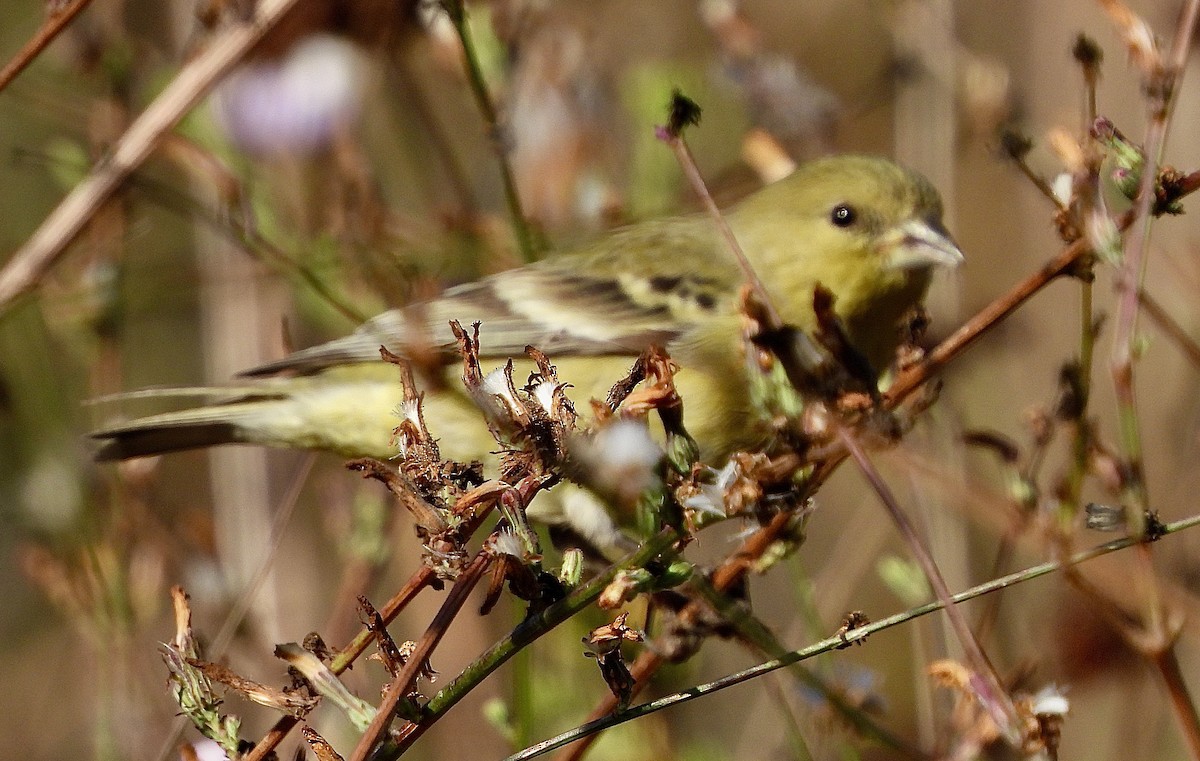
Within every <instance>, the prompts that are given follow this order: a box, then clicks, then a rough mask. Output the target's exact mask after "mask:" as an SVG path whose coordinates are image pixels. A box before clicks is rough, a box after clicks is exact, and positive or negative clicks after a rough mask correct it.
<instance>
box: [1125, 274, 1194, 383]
mask: <svg viewBox="0 0 1200 761" xmlns="http://www.w3.org/2000/svg"><path fill="white" fill-rule="evenodd" d="M1138 301H1140V302H1141V305H1142V309H1143V310H1144V311H1145V312H1146V316H1147V317H1149V318H1150V319H1151V320H1152V321H1153V322H1154V324H1156V325H1158V328H1159V330H1161V331H1162V332H1163V333H1166V335H1167V338H1170V339H1171V340H1172V341H1174V342H1175V345H1176V346H1178V347H1179V350H1180V351H1181V352H1183V355H1184V356H1185V357H1187V359H1188V361H1189V362H1191V363H1192V366H1193V367H1195V368H1196V369H1197V370H1200V344H1197V343H1196V342H1195V341H1194V340H1193V339H1192V337H1191V336H1189V335H1188V332H1187V331H1186V330H1184V329H1183V326H1182V325H1180V324H1179V323H1178V322H1176V320H1175V318H1174V317H1172V316H1171V315H1170V313H1169V312H1167V310H1166V309H1164V308H1163V306H1162V304H1159V303H1158V300H1157V299H1155V298H1154V297H1153V296H1151V295H1150V294H1149V293H1148V292H1147V291H1146V290H1145V289H1144V288H1143V289H1139V290H1138Z"/></svg>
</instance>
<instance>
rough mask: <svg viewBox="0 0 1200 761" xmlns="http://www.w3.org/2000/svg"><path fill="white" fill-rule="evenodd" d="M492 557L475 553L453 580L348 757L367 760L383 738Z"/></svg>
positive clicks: (486, 553)
mask: <svg viewBox="0 0 1200 761" xmlns="http://www.w3.org/2000/svg"><path fill="white" fill-rule="evenodd" d="M493 559H494V558H493V556H492V553H491V551H489V550H486V549H485V550H481V551H480V552H479V553H477V554H476V555H475V559H474V560H473V561H472V562H471V565H469V566H467V569H466V570H465V571H464V572H463V573H462V574H461V575H460V576H459V577H458V579H457V581H455V582H454V588H453V589H452V590H450V594H449V595H447V596H446V601H445V602H444V603H442V607H441V608H439V609H438V612H437V615H435V616H434V617H433V621H431V622H430V624H429V627H428V628H426V629H425V633H424V634H423V635H422V636H421V639H420V640H419V641H418V642H417V646H416V648H414V650H413V652H412V653H411V654H410V655H409V656H408V661H406V662H405V664H404V668H402V669H401V670H400V673H399V674H397V675H396V678H395V679H393V680H392V683H391V684H390V685H388V688H387V692H386V693H385V695H384V698H383V702H382V703H380V704H379V710H378V711H377V712H376V713H375V718H374V719H372V720H371V725H370V726H369V727H367V731H366V732H364V733H363V736H362V737H361V738H360V739H359V741H358V745H356V746H355V748H354V753H353V754H352V755H351V756H350V761H366V759H367V758H368V756H370V754H371V752H372V750H373V749H374V748H375V746H376V745H377V744H378V743H379V741H380V740H382V739H383V737H384V734H385V733H386V732H387V730H388V727H389V726H391V723H392V718H393V717H394V714H395V712H396V707H397V706H398V705H399V704H400V701H401V700H402V699H406V697H407V696H408V694H409V693H410V692H412V689H413V685H414V684H415V683H416V681H417V677H418V676H419V675H420V674H421V670H422V669H423V668H424V667H425V663H426V661H428V659H429V656H430V654H431V653H433V649H434V648H435V647H437V645H438V643H439V642H441V641H442V638H443V637H444V636H446V632H447V631H448V630H449V628H450V624H451V623H452V622H453V621H454V619H455V617H457V616H458V612H459V611H460V610H462V606H463V605H465V604H466V602H467V597H468V595H470V594H471V590H473V589H474V588H475V585H476V584H477V583H479V580H480V579H482V578H483V574H484V571H486V570H487V568H488V566H489V565H491V563H492V560H493Z"/></svg>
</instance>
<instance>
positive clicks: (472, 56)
mask: <svg viewBox="0 0 1200 761" xmlns="http://www.w3.org/2000/svg"><path fill="white" fill-rule="evenodd" d="M442 7H443V8H444V9H445V10H446V15H447V16H449V17H450V22H451V23H452V24H453V25H454V31H455V32H456V33H457V34H458V39H459V41H460V42H461V43H462V49H463V60H464V62H465V63H466V69H467V81H468V82H469V83H470V85H471V94H472V95H473V96H474V97H475V103H476V105H477V106H478V107H479V112H480V113H481V114H482V115H483V120H484V121H485V122H487V129H488V137H489V138H490V140H491V143H492V147H493V148H494V149H495V151H496V161H497V162H498V163H499V165H500V180H501V182H502V183H503V185H504V198H505V201H506V202H507V203H508V214H509V216H510V217H511V218H512V226H513V234H514V235H515V236H516V238H517V248H518V250H519V251H520V253H521V259H522V260H524V261H526V262H532V261H534V260H536V259H537V246H536V245H535V244H534V240H533V232H532V231H531V230H530V228H529V218H528V217H526V216H525V210H524V208H523V207H522V206H521V197H520V195H519V194H518V193H517V181H516V180H515V179H514V178H513V172H512V166H511V165H510V164H509V162H508V150H507V149H506V147H505V140H504V138H503V136H502V134H503V133H502V130H501V127H500V120H499V118H498V116H497V114H496V106H495V105H494V104H493V103H492V96H491V94H490V93H489V92H488V86H487V82H486V81H484V78H483V69H481V68H480V66H479V56H478V55H476V53H475V44H474V43H473V42H472V41H471V30H470V28H469V27H468V25H467V11H466V8H465V4H464V2H463V0H442Z"/></svg>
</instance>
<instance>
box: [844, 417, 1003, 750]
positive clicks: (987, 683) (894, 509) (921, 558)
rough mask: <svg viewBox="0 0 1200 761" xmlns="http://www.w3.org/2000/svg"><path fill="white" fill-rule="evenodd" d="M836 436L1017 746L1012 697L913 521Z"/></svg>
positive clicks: (849, 443) (849, 438) (859, 452)
mask: <svg viewBox="0 0 1200 761" xmlns="http://www.w3.org/2000/svg"><path fill="white" fill-rule="evenodd" d="M838 437H839V438H840V439H841V440H842V443H843V444H844V445H845V446H846V451H847V452H849V453H850V457H851V458H852V459H853V460H854V462H855V464H857V465H858V468H859V470H861V471H862V473H863V476H864V477H865V478H866V479H867V482H868V483H869V484H870V485H871V488H872V489H874V490H875V493H876V494H877V495H878V496H879V500H880V501H881V502H882V503H883V504H884V507H886V508H887V511H888V514H889V515H890V516H891V518H892V521H893V522H895V524H896V528H897V529H899V531H900V534H901V536H902V537H903V538H904V541H905V543H906V544H907V545H908V547H909V550H910V551H911V552H912V553H913V557H914V558H915V559H916V561H917V564H918V565H920V566H921V570H922V571H923V572H924V573H925V578H926V579H928V580H929V584H930V586H931V587H933V592H934V594H935V595H937V599H938V602H939V603H940V604H941V605H942V606H943V607H944V608H945V610H946V616H947V617H948V618H949V619H950V625H951V626H952V627H953V628H954V632H955V634H957V635H958V640H959V644H960V645H962V648H963V652H964V653H965V654H966V658H967V663H968V664H969V665H970V667H971V670H972V671H973V672H974V674H973V678H972V680H971V682H972V685H971V686H972V688H973V689H974V690H975V691H976V692H977V693H978V695H979V698H980V704H981V705H982V706H983V708H984V709H985V710H987V712H988V714H989V715H990V716H991V717H992V720H993V721H995V722H996V726H997V727H998V728H999V729H1000V731H1001V733H1002V734H1003V735H1004V736H1005V737H1006V739H1007V740H1008V741H1009V743H1011V744H1012V745H1013V747H1020V744H1021V741H1022V740H1023V739H1024V738H1023V734H1024V733H1023V730H1022V725H1021V719H1020V717H1019V716H1018V714H1017V709H1016V706H1014V705H1013V702H1012V698H1010V697H1009V695H1008V691H1007V690H1005V689H1004V685H1003V684H1002V683H1001V682H1000V677H999V676H998V675H997V674H996V669H995V667H994V666H993V665H992V662H991V661H990V660H988V657H987V654H986V653H984V652H983V648H982V647H980V645H979V641H978V640H977V639H975V634H974V632H972V631H971V625H970V624H969V623H968V622H967V618H966V616H964V615H963V613H962V610H961V609H960V608H959V607H958V606H957V605H955V604H954V601H953V596H952V594H951V592H950V587H949V586H947V585H946V580H945V579H944V578H942V573H941V571H940V570H938V567H937V563H935V562H934V560H933V556H932V555H930V554H929V550H928V548H926V547H925V542H923V541H922V540H921V537H920V535H919V534H918V533H917V530H916V528H915V527H914V526H913V524H912V521H910V520H909V518H908V516H907V515H906V514H905V512H904V510H903V509H901V507H900V504H899V503H898V502H897V501H896V497H895V495H894V494H893V493H892V490H891V488H890V487H888V485H887V481H885V480H884V478H883V476H882V475H881V474H880V473H879V471H878V470H877V469H876V468H875V464H874V463H872V462H871V459H870V458H869V457H868V456H867V453H866V450H864V449H863V448H862V445H861V444H860V443H859V441H858V439H857V438H855V436H854V433H853V432H852V431H849V430H847V429H846V428H839V429H838Z"/></svg>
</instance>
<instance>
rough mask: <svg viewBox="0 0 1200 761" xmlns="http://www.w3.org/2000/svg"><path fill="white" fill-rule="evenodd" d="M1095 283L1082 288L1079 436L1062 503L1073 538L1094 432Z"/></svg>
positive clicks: (1065, 527) (1062, 518) (1062, 520)
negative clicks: (1090, 426)
mask: <svg viewBox="0 0 1200 761" xmlns="http://www.w3.org/2000/svg"><path fill="white" fill-rule="evenodd" d="M1092 290H1093V286H1092V282H1091V281H1090V280H1084V281H1081V282H1080V287H1079V368H1078V375H1079V389H1078V391H1079V399H1078V403H1079V410H1078V413H1079V414H1078V417H1077V418H1076V420H1075V435H1074V438H1073V439H1072V441H1071V469H1070V471H1069V472H1068V474H1067V495H1066V498H1065V499H1064V500H1062V502H1060V503H1059V509H1058V519H1059V528H1060V529H1061V530H1062V531H1063V534H1064V536H1065V535H1067V534H1069V532H1070V528H1071V525H1072V524H1073V523H1074V521H1075V516H1077V515H1078V514H1079V510H1080V508H1081V507H1082V505H1080V495H1081V494H1082V493H1083V479H1084V475H1085V474H1086V473H1087V466H1088V451H1089V448H1090V443H1089V438H1090V435H1091V434H1090V432H1089V429H1088V425H1087V408H1088V401H1089V399H1090V397H1091V390H1092V358H1093V356H1094V354H1095V347H1096V331H1095V324H1094V320H1095V318H1094V317H1093V308H1094V307H1093V305H1092Z"/></svg>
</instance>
